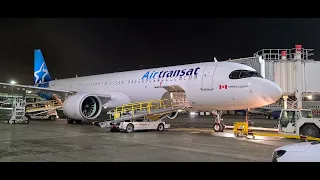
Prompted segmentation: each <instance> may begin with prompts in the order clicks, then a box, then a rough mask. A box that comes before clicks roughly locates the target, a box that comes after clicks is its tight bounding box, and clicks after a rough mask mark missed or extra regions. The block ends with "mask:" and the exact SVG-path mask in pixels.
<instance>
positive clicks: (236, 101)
mask: <svg viewBox="0 0 320 180" xmlns="http://www.w3.org/2000/svg"><path fill="white" fill-rule="evenodd" d="M206 68H207V69H206ZM190 69H191V70H190ZM234 70H249V71H255V70H254V69H253V68H251V67H249V66H245V65H242V64H237V63H230V62H207V63H196V64H188V65H179V66H171V67H163V68H154V69H144V70H135V71H127V72H117V73H110V74H102V75H92V76H84V77H75V78H68V79H61V80H52V81H50V82H49V88H54V89H62V90H71V91H77V93H88V94H91V93H95V94H101V95H103V94H105V95H110V94H111V98H112V99H116V98H117V97H118V96H117V95H118V94H119V93H120V94H121V95H122V96H126V97H128V99H129V101H130V102H139V101H147V100H154V99H161V98H162V97H163V95H164V93H166V92H167V90H166V89H164V88H163V87H167V86H170V87H172V86H175V87H179V88H181V89H183V90H184V92H185V94H186V97H187V100H188V102H189V103H190V105H191V106H192V108H194V109H198V110H238V109H247V108H256V107H261V106H265V105H268V104H271V103H273V102H275V101H277V100H278V99H279V98H280V97H281V96H282V91H281V89H280V87H279V86H278V85H277V84H275V83H274V82H272V81H269V80H267V79H264V78H261V77H248V78H240V79H230V78H229V75H230V73H231V72H232V71H234ZM147 72H149V73H148V74H147ZM183 72H184V73H183ZM160 73H161V74H160ZM159 75H160V76H159ZM220 85H221V87H222V89H220ZM225 85H227V87H226V86H225ZM157 86H160V88H155V87H157ZM119 97H120V96H119Z"/></svg>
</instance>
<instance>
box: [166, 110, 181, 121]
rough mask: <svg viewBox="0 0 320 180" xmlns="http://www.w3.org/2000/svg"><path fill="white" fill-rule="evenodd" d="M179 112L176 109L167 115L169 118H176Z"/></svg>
mask: <svg viewBox="0 0 320 180" xmlns="http://www.w3.org/2000/svg"><path fill="white" fill-rule="evenodd" d="M178 114H179V112H178V111H174V112H172V113H171V114H169V115H168V116H167V118H168V119H174V118H176V117H177V116H178Z"/></svg>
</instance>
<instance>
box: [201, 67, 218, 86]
mask: <svg viewBox="0 0 320 180" xmlns="http://www.w3.org/2000/svg"><path fill="white" fill-rule="evenodd" d="M216 68H217V66H216V65H210V66H206V68H205V70H204V72H203V75H202V81H201V90H213V75H214V72H215V70H216Z"/></svg>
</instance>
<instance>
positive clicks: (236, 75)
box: [229, 70, 263, 79]
mask: <svg viewBox="0 0 320 180" xmlns="http://www.w3.org/2000/svg"><path fill="white" fill-rule="evenodd" d="M249 77H259V78H263V77H262V76H261V75H260V74H259V73H258V72H257V71H249V70H235V71H232V72H231V73H230V75H229V78H230V79H243V78H249Z"/></svg>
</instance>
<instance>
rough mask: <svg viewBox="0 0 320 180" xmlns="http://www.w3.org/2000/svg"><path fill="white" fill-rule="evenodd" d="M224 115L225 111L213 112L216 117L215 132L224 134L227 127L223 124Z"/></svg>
mask: <svg viewBox="0 0 320 180" xmlns="http://www.w3.org/2000/svg"><path fill="white" fill-rule="evenodd" d="M222 114H223V111H216V110H213V111H212V115H213V116H215V117H214V124H213V130H214V131H215V132H223V131H224V129H225V127H226V126H225V125H224V124H223V122H222V121H223V119H222V118H221V116H222Z"/></svg>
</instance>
